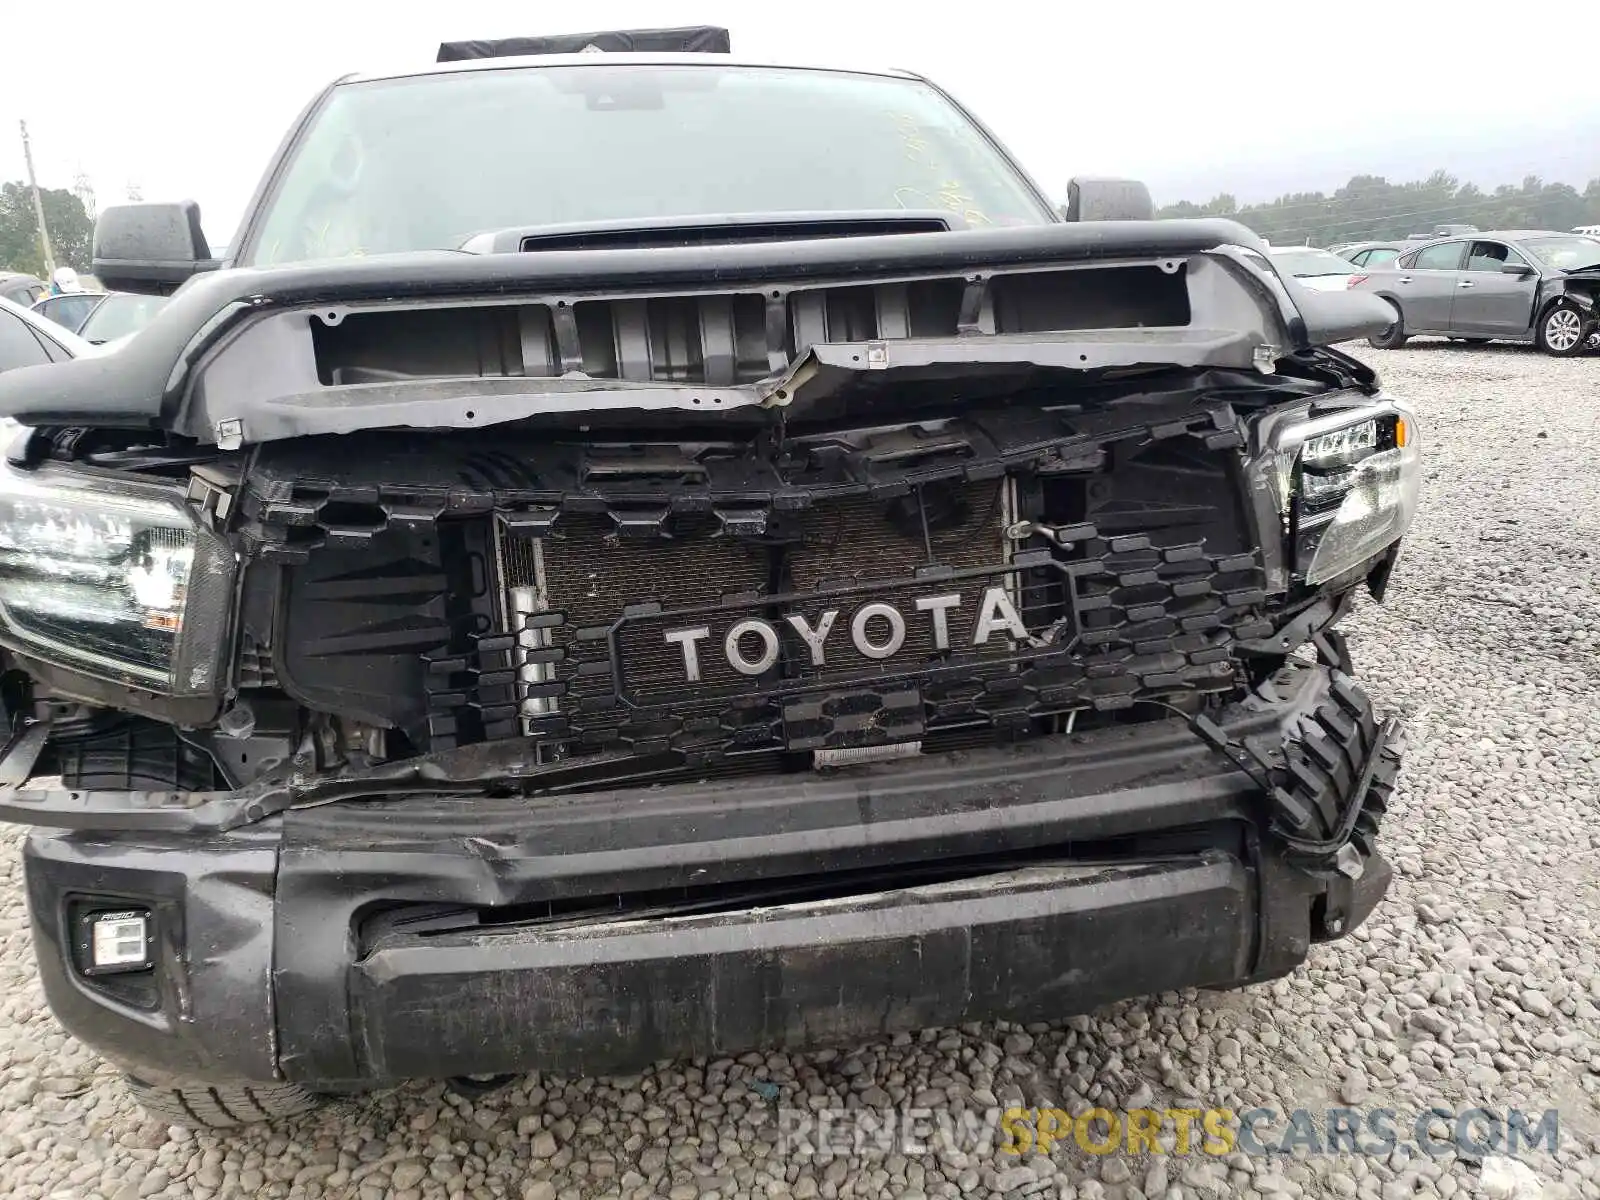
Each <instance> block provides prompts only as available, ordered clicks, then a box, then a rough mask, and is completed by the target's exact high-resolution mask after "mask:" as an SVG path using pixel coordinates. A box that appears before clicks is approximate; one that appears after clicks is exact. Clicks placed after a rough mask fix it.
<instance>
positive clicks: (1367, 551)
mask: <svg viewBox="0 0 1600 1200" xmlns="http://www.w3.org/2000/svg"><path fill="white" fill-rule="evenodd" d="M1341 421H1343V423H1340V422H1341ZM1420 442H1421V439H1420V437H1419V430H1418V427H1417V418H1416V413H1415V412H1414V411H1413V410H1412V409H1411V407H1410V406H1409V405H1406V404H1403V403H1401V402H1399V401H1396V400H1392V399H1383V400H1381V401H1379V403H1378V406H1377V411H1376V412H1373V411H1372V410H1370V409H1369V410H1366V411H1365V412H1359V411H1358V412H1355V413H1351V414H1350V415H1349V416H1348V417H1322V418H1317V419H1314V420H1308V421H1303V422H1300V423H1298V424H1294V425H1290V426H1288V427H1287V428H1285V429H1282V430H1280V431H1279V432H1278V435H1277V436H1276V437H1275V438H1274V445H1273V453H1272V455H1271V461H1272V463H1273V464H1274V473H1275V475H1276V487H1275V490H1276V492H1277V494H1278V499H1279V504H1280V509H1281V511H1282V512H1283V514H1284V516H1285V517H1286V518H1287V521H1288V527H1289V531H1290V535H1291V539H1292V543H1293V551H1294V553H1293V560H1292V561H1293V570H1294V572H1295V573H1296V574H1297V575H1300V576H1301V577H1302V578H1303V579H1304V580H1305V581H1306V582H1307V583H1309V584H1320V583H1326V582H1327V581H1328V580H1330V579H1334V578H1336V577H1337V576H1339V575H1342V574H1344V573H1345V572H1346V571H1349V570H1351V569H1352V568H1355V567H1359V566H1361V565H1362V564H1363V563H1365V562H1367V561H1368V560H1369V559H1371V558H1373V557H1374V556H1375V555H1377V554H1379V553H1381V552H1382V551H1383V550H1384V549H1385V548H1386V547H1388V546H1390V545H1392V544H1393V543H1395V542H1396V541H1398V540H1399V539H1400V537H1401V536H1402V535H1403V534H1404V533H1405V531H1406V528H1407V527H1408V526H1409V525H1410V524H1411V518H1412V516H1413V515H1414V514H1415V513H1416V509H1417V498H1418V493H1419V491H1420V488H1421V480H1422V469H1421V468H1422V459H1421V445H1420Z"/></svg>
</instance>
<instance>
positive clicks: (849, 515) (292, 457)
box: [242, 395, 1274, 778]
mask: <svg viewBox="0 0 1600 1200" xmlns="http://www.w3.org/2000/svg"><path fill="white" fill-rule="evenodd" d="M352 445H353V446H355V445H359V446H360V447H361V449H359V450H356V449H352V448H341V449H342V451H343V452H342V453H340V454H339V455H334V454H333V453H332V452H331V451H329V450H328V449H327V448H326V447H324V446H322V445H321V444H320V443H313V444H310V445H309V446H306V447H301V446H300V445H299V444H298V443H288V444H281V445H280V444H274V446H270V447H267V448H266V449H265V450H264V452H263V457H262V461H261V462H260V463H258V465H257V468H256V471H255V473H254V474H253V476H252V483H251V490H250V494H249V495H247V496H246V497H245V500H244V502H243V506H242V507H243V511H244V517H245V523H244V525H243V526H242V530H243V532H244V533H245V536H246V537H248V538H251V539H252V540H253V542H254V543H255V545H256V547H257V549H258V552H259V555H260V556H261V557H262V558H263V559H265V560H268V561H270V562H272V563H277V564H282V568H281V569H282V570H283V571H284V572H285V573H286V575H287V579H286V581H285V585H284V593H283V594H284V595H285V596H287V598H288V600H287V604H288V611H287V614H286V615H285V617H284V621H283V624H284V625H285V627H286V628H288V629H292V630H293V629H297V630H300V631H302V633H301V635H300V636H298V637H294V638H290V637H286V636H279V637H278V638H277V640H276V641H275V642H274V643H273V644H272V651H271V662H270V665H271V667H272V670H273V672H274V675H275V677H276V678H278V679H281V680H282V681H283V686H284V687H285V688H286V689H292V690H293V694H295V695H296V696H299V697H304V698H305V702H306V703H308V704H312V705H315V706H317V707H319V708H322V709H325V710H327V711H334V712H341V713H342V712H356V711H359V712H360V714H361V715H362V716H363V717H365V718H367V719H370V720H372V721H374V722H376V723H380V724H384V725H387V726H388V727H390V728H395V729H400V730H403V731H404V733H405V736H406V738H407V739H408V740H409V741H410V742H411V744H413V745H416V746H419V747H424V746H425V747H428V748H430V749H435V750H442V749H448V748H450V747H454V746H460V745H466V744H471V743H475V742H481V741H492V740H497V739H502V738H512V737H517V736H519V735H526V736H529V737H531V738H533V739H534V740H535V741H536V742H537V744H538V746H539V748H540V749H539V756H540V757H541V758H542V759H553V758H554V759H559V758H567V757H570V756H575V755H582V756H589V755H592V754H595V753H601V754H604V755H606V756H608V757H609V758H616V757H618V756H622V757H627V758H628V762H625V763H619V764H618V766H619V768H620V769H624V770H628V771H632V772H633V773H634V774H636V775H638V776H640V777H649V778H657V777H662V775H661V772H662V771H663V770H667V769H669V768H664V767H662V766H660V764H659V763H656V762H655V761H654V760H650V761H645V756H650V755H663V756H665V759H664V760H663V761H666V762H669V763H670V764H673V765H671V766H670V769H671V770H674V771H690V772H694V773H695V774H696V775H699V774H706V775H710V774H713V773H721V772H727V771H730V770H743V769H746V768H747V766H748V764H749V763H751V762H757V761H759V762H763V763H766V764H768V766H767V767H766V768H763V769H776V766H775V765H774V764H781V763H782V762H785V761H788V762H793V761H794V760H792V759H789V760H785V759H784V755H785V754H786V753H787V752H790V751H798V750H809V749H814V748H818V747H834V746H847V745H870V744H874V742H892V741H905V740H914V739H917V738H921V739H922V740H923V743H924V745H925V746H935V745H946V744H952V739H956V740H959V741H961V743H962V744H969V743H970V744H979V743H981V742H983V741H985V740H994V739H995V738H1001V739H1004V738H1010V737H1013V736H1020V735H1023V734H1027V733H1036V732H1048V731H1050V730H1052V729H1059V728H1060V727H1061V723H1062V722H1061V720H1060V719H1059V718H1060V716H1061V714H1064V713H1068V712H1077V711H1081V710H1090V711H1092V712H1094V713H1101V714H1111V713H1114V712H1116V711H1118V710H1123V709H1128V708H1131V707H1133V706H1135V705H1137V704H1138V703H1139V702H1140V701H1141V700H1145V699H1160V698H1176V697H1180V696H1187V697H1189V698H1190V699H1193V698H1194V696H1195V694H1196V693H1203V692H1214V693H1228V692H1232V691H1234V690H1236V689H1237V688H1238V687H1239V686H1240V682H1241V676H1240V674H1239V672H1240V670H1241V666H1240V654H1239V650H1238V647H1237V643H1238V642H1240V641H1243V640H1252V639H1259V638H1262V637H1265V636H1266V635H1268V634H1269V633H1270V632H1271V631H1272V629H1273V628H1274V626H1273V624H1272V622H1271V621H1269V620H1268V619H1267V615H1266V614H1267V612H1268V611H1269V607H1270V605H1269V601H1268V599H1267V596H1266V593H1265V577H1264V572H1263V569H1262V564H1261V559H1260V554H1259V551H1258V550H1257V548H1256V538H1255V535H1254V533H1253V526H1252V524H1251V522H1250V521H1249V519H1248V517H1247V515H1246V511H1245V508H1244V493H1243V490H1242V488H1241V486H1240V480H1239V477H1238V474H1239V456H1238V453H1237V451H1238V448H1239V446H1240V436H1239V433H1238V431H1237V428H1236V421H1235V418H1234V416H1233V414H1232V413H1231V411H1230V410H1229V409H1228V407H1227V406H1226V405H1218V406H1213V407H1209V408H1206V407H1198V406H1195V405H1193V404H1192V403H1190V402H1189V401H1188V400H1187V399H1186V398H1185V397H1183V396H1181V395H1180V396H1177V397H1174V398H1173V399H1172V400H1170V401H1168V400H1165V399H1155V398H1152V399H1151V400H1149V401H1147V402H1141V403H1139V404H1137V405H1136V406H1135V405H1129V406H1126V407H1124V408H1120V409H1119V408H1117V407H1115V406H1108V407H1105V408H1095V407H1085V408H1081V409H1072V408H1060V409H1047V408H1040V407H1035V406H1029V405H1020V404H1019V405H1014V406H1004V407H1000V406H992V407H990V408H988V409H986V410H979V409H976V408H975V409H974V410H973V411H972V412H971V414H970V415H966V416H963V417H961V418H958V419H948V420H941V421H938V422H937V423H932V424H928V423H917V422H912V423H910V424H905V425H895V426H884V427H881V428H879V427H871V428H868V429H860V430H852V429H849V428H845V429H842V430H841V429H830V430H829V431H827V432H825V433H811V432H807V431H801V432H798V433H796V434H795V435H793V436H792V437H790V438H789V439H788V440H787V441H781V440H780V441H777V442H770V443H769V442H767V441H765V440H764V439H757V440H754V441H738V440H734V439H728V440H724V441H718V442H705V443H700V442H680V443H662V444H656V443H639V444H633V443H618V444H615V445H613V444H610V443H592V442H587V441H568V442H560V441H552V440H550V439H548V438H541V437H539V436H537V435H535V434H516V433H511V434H506V435H502V436H497V437H495V438H494V439H492V440H491V439H490V438H489V437H487V436H486V435H471V436H466V435H464V436H463V437H461V438H457V439H453V440H452V439H445V440H442V441H441V442H440V443H439V444H438V445H432V444H429V445H423V444H421V443H419V442H417V440H416V439H414V438H406V439H400V438H385V437H379V436H376V435H373V436H370V437H366V438H363V439H359V441H358V443H353V444H352ZM491 462H492V463H493V464H495V470H494V472H493V477H492V478H489V477H487V476H486V475H485V473H484V472H485V464H489V463H491ZM1008 523H1009V524H1008ZM952 596H954V597H957V598H958V599H959V604H957V605H956V606H954V607H947V608H944V609H943V610H942V611H944V612H945V615H946V618H947V633H948V646H947V648H941V647H939V646H938V645H936V644H935V638H934V630H935V628H936V626H935V624H934V622H933V620H932V617H931V615H930V613H929V612H928V611H926V610H925V609H919V607H918V606H917V604H916V603H915V602H916V601H917V600H918V599H919V598H920V599H922V600H924V601H925V602H932V601H937V602H938V603H939V604H946V603H947V602H949V601H950V599H951V597H952ZM869 604H879V605H892V606H893V610H894V616H895V618H896V620H902V621H903V623H904V626H905V637H904V641H903V644H901V645H900V646H899V647H898V648H897V650H896V651H895V652H894V653H893V654H892V655H890V656H889V657H887V658H873V657H870V656H868V655H864V654H862V653H860V652H859V651H858V650H857V649H856V648H854V646H853V645H852V637H851V624H852V621H853V619H854V618H855V616H856V615H857V613H858V612H860V610H861V608H862V607H863V606H864V605H869ZM1002 609H1003V610H1004V611H1001V610H1002ZM830 610H836V612H837V616H836V618H835V626H834V628H833V629H832V632H831V635H830V637H829V638H828V639H827V640H826V641H825V642H824V647H825V651H826V657H825V661H824V663H823V664H822V665H821V666H818V665H817V664H816V663H815V662H814V661H813V659H812V657H811V651H810V649H809V648H808V646H807V644H806V642H805V641H804V640H803V639H802V638H801V637H800V635H799V634H798V633H796V632H795V631H794V630H792V629H791V627H790V625H789V623H788V621H787V620H786V618H787V617H790V616H794V617H796V618H797V619H799V620H800V621H801V622H802V624H803V626H804V627H805V629H806V630H807V631H816V630H818V629H820V627H821V619H822V616H823V614H824V613H826V612H828V611H830ZM980 614H981V615H983V616H984V617H985V618H986V619H985V621H984V632H985V633H986V635H987V636H985V637H981V638H980V637H979V636H978V632H979V618H980ZM265 615H268V616H270V613H268V614H265ZM743 621H756V622H765V623H766V624H765V625H763V626H761V629H764V630H769V631H770V633H771V636H772V638H773V639H774V640H775V642H776V644H777V652H776V653H775V655H774V656H773V657H772V659H771V661H770V663H768V662H766V661H763V662H762V663H761V665H760V666H754V665H751V663H752V662H753V659H754V658H762V659H763V660H764V656H763V655H762V654H761V651H762V649H763V646H764V641H763V635H761V634H760V631H759V630H758V629H757V628H756V627H751V628H749V629H747V630H746V631H745V637H744V640H743V641H742V642H741V643H740V646H741V652H742V653H743V654H744V655H745V658H746V660H747V666H749V667H750V669H751V670H756V671H760V672H761V673H760V674H757V675H750V674H745V673H743V672H741V671H737V670H735V669H734V668H733V667H732V666H731V665H730V664H729V662H728V661H727V659H726V657H725V655H724V645H725V638H726V636H727V635H728V634H729V632H730V631H731V630H733V628H734V626H735V624H736V623H738V622H743ZM872 621H873V624H871V625H870V626H867V627H864V628H866V629H868V631H869V634H870V636H869V641H879V640H880V639H882V638H883V637H884V636H885V634H886V633H893V632H894V630H893V622H886V619H885V618H884V617H883V615H882V613H881V612H880V613H879V614H878V616H876V617H873V618H872ZM1012 622H1016V623H1018V624H1020V625H1021V626H1022V627H1023V628H1022V631H1021V633H1022V636H1020V637H1017V638H1014V637H1013V636H1012V634H1014V633H1016V632H1017V630H1016V629H1015V628H1014V627H1013V624H1012ZM263 628H266V626H263ZM702 629H703V630H704V634H703V636H702V635H701V634H699V633H698V631H699V630H702ZM688 631H696V632H695V637H696V639H697V640H695V641H694V642H693V644H694V645H695V646H696V647H697V649H698V651H699V659H698V661H699V666H700V668H701V678H700V679H698V680H697V681H691V680H690V679H689V678H688V677H687V670H686V666H687V664H686V660H685V657H684V649H683V645H681V644H679V643H676V642H673V641H669V640H668V639H667V637H666V636H665V635H666V634H667V633H669V632H677V633H679V634H680V635H682V634H685V633H686V632H688ZM1097 719H1102V720H1103V719H1111V718H1110V717H1109V716H1103V717H1099V718H1097ZM972 739H976V740H972ZM736 764H737V765H736ZM608 769H609V768H608Z"/></svg>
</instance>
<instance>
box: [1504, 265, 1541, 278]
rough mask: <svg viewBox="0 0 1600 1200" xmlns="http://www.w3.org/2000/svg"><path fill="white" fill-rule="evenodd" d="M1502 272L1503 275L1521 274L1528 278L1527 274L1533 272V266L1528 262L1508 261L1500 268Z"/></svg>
mask: <svg viewBox="0 0 1600 1200" xmlns="http://www.w3.org/2000/svg"><path fill="white" fill-rule="evenodd" d="M1500 273H1501V274H1502V275H1520V276H1522V277H1524V278H1526V277H1527V276H1529V275H1532V274H1533V268H1532V267H1530V266H1529V265H1528V264H1527V263H1510V262H1508V263H1506V264H1505V265H1504V266H1502V267H1501V268H1500Z"/></svg>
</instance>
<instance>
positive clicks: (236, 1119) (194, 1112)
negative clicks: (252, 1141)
mask: <svg viewBox="0 0 1600 1200" xmlns="http://www.w3.org/2000/svg"><path fill="white" fill-rule="evenodd" d="M124 1082H125V1083H126V1084H127V1088H128V1092H129V1093H130V1094H131V1095H132V1096H133V1098H134V1099H135V1100H137V1101H138V1102H139V1106H140V1107H141V1108H143V1109H144V1110H145V1111H146V1112H147V1113H149V1114H150V1115H151V1116H152V1117H154V1118H156V1119H157V1120H158V1121H162V1122H165V1123H166V1124H168V1125H186V1126H188V1127H190V1128H192V1129H237V1128H239V1127H240V1126H243V1125H260V1124H264V1123H266V1122H269V1121H281V1120H284V1119H286V1118H288V1117H298V1116H300V1115H302V1114H303V1113H308V1112H310V1111H311V1110H312V1109H314V1108H317V1107H318V1106H319V1105H320V1104H321V1103H322V1097H321V1096H319V1095H317V1094H316V1093H315V1092H308V1091H306V1089H305V1088H303V1087H299V1086H297V1085H295V1084H292V1083H266V1084H248V1083H231V1084H207V1083H190V1084H178V1085H176V1086H169V1087H158V1086H156V1085H154V1084H149V1083H145V1082H143V1081H142V1080H139V1079H135V1078H134V1077H133V1076H131V1075H128V1076H125V1077H124Z"/></svg>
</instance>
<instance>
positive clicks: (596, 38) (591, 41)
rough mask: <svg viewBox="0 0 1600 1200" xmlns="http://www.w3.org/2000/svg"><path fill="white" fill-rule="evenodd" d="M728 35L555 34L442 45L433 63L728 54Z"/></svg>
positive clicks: (694, 30)
mask: <svg viewBox="0 0 1600 1200" xmlns="http://www.w3.org/2000/svg"><path fill="white" fill-rule="evenodd" d="M731 44H732V43H731V39H730V38H729V37H728V31H727V30H726V29H723V28H721V27H720V26H716V25H689V26H684V27H683V28H680V29H607V30H601V31H599V32H596V33H557V34H551V35H550V36H548V37H519V38H500V39H498V40H493V41H474V42H441V43H440V45H439V57H438V58H437V59H435V60H434V61H436V62H461V61H464V60H468V59H476V58H515V57H520V56H522V55H528V54H627V53H630V52H634V53H638V52H644V53H654V54H727V53H729V51H730V46H731Z"/></svg>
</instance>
